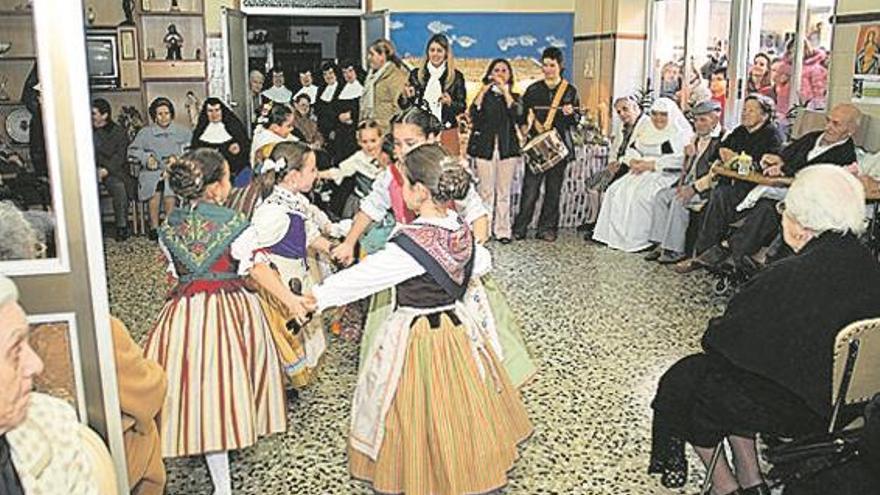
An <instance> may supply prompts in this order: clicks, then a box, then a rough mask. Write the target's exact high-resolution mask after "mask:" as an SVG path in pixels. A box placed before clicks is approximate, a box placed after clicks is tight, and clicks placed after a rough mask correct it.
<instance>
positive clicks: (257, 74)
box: [248, 69, 266, 81]
mask: <svg viewBox="0 0 880 495" xmlns="http://www.w3.org/2000/svg"><path fill="white" fill-rule="evenodd" d="M254 76H260V78H261V79H263V80H264V81H265V80H266V76H264V75H263V73H262V72H260V71H258V70H256V69H254V70H252V71H251V72H250V73H249V74H248V81H250V80H251V79H253V78H254Z"/></svg>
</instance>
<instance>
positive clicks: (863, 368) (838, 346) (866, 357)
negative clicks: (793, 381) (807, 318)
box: [831, 318, 880, 405]
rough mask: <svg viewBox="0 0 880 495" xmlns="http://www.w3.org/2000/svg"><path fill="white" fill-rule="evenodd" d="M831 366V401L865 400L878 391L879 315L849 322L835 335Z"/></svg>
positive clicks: (879, 372) (855, 402) (879, 380)
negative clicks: (848, 362)
mask: <svg viewBox="0 0 880 495" xmlns="http://www.w3.org/2000/svg"><path fill="white" fill-rule="evenodd" d="M853 354H855V355H853ZM847 361H852V362H851V363H850V365H849V366H850V367H852V369H851V370H850V372H847V371H848V370H847V368H848V366H847ZM833 366H834V371H833V375H832V377H833V378H832V387H831V401H832V404H837V403H838V401H840V402H841V404H843V405H847V404H858V403H861V402H868V401H869V400H871V398H872V397H873V396H874V395H875V394H877V393H880V318H872V319H868V320H861V321H857V322H855V323H851V324H849V325H847V326H846V327H845V328H844V329H843V330H841V331H840V332H839V333H838V334H837V338H836V339H835V342H834V364H833ZM841 395H842V396H841Z"/></svg>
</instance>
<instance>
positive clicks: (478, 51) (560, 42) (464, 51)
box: [390, 12, 574, 67]
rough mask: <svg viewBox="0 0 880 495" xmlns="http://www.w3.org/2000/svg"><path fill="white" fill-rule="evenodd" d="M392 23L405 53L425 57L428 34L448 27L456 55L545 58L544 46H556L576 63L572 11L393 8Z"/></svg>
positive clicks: (567, 59)
mask: <svg viewBox="0 0 880 495" xmlns="http://www.w3.org/2000/svg"><path fill="white" fill-rule="evenodd" d="M390 27H391V40H392V41H393V42H394V44H395V46H397V51H398V52H399V53H400V54H401V56H402V57H403V58H422V57H424V56H425V44H426V43H427V41H428V38H430V37H431V36H432V35H434V34H436V33H443V34H445V35H446V36H447V37H449V39H450V40H451V41H452V44H453V52H454V53H455V57H456V58H462V59H493V58H497V57H503V58H507V59H510V60H514V59H533V60H540V58H541V52H542V51H543V50H544V49H545V48H547V47H548V46H555V47H557V48H559V49H560V50H562V53H563V54H564V55H565V62H566V63H565V65H566V66H567V67H571V66H572V47H571V44H572V40H573V38H574V15H573V14H571V13H553V14H540V13H529V12H521V13H517V12H511V13H489V12H481V13H430V12H417V13H410V12H408V13H393V14H391V26H390Z"/></svg>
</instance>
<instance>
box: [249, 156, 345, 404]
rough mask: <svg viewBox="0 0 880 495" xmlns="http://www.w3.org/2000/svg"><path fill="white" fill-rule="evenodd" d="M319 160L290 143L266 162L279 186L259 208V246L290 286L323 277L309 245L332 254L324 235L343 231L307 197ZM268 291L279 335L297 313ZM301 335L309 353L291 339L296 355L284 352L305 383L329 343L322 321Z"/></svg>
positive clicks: (289, 369) (292, 373)
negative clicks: (295, 282)
mask: <svg viewBox="0 0 880 495" xmlns="http://www.w3.org/2000/svg"><path fill="white" fill-rule="evenodd" d="M315 162H316V158H315V152H314V151H313V150H311V149H310V148H309V147H308V146H306V145H304V144H302V143H287V142H285V143H278V144H277V145H275V147H274V149H273V150H272V153H271V155H270V156H269V158H267V159H266V160H264V161H263V166H262V172H263V175H269V176H272V177H274V181H275V188H274V189H273V191H272V193H271V194H270V195H269V197H267V198H266V199H265V201H263V203H262V204H261V205H259V206H258V207H257V209H256V210H255V211H254V216H253V219H252V225H253V229H254V231H255V232H256V241H257V246H258V247H259V248H260V249H262V250H264V251H265V252H266V255H267V257H268V258H269V260H270V261H271V262H272V264H273V266H274V267H275V268H276V269H277V270H278V274H279V275H280V281H281V283H283V285H284V286H285V287H288V286H289V285H290V281H291V280H293V279H297V280H299V281H300V282H301V283H302V287H303V289H308V288H310V287H311V286H312V285H313V284H314V283H316V282H319V281H320V280H321V276H320V272H319V271H318V270H317V268H318V267H317V264H316V260H315V259H314V258H313V257H311V256H310V254H309V250H310V249H312V250H315V251H318V252H320V253H325V254H329V252H330V241H329V240H328V239H327V238H325V237H324V236H323V234H324V233H326V234H328V235H329V234H336V235H339V234H340V233H341V232H339V230H338V229H339V227H338V226H337V225H335V224H332V223H331V222H330V220H329V219H328V218H327V216H326V215H325V214H324V213H323V212H322V211H320V210H319V209H318V208H317V207H315V206H314V205H313V204H311V203H310V202H309V200H308V198H307V197H306V196H305V194H306V193H308V192H309V191H311V189H312V186H313V185H314V183H315V179H317V176H318V169H317V166H316V163H315ZM263 295H264V303H265V304H264V306H266V307H268V309H269V311H268V312H270V313H271V315H270V319H271V320H272V324H273V331H274V332H275V333H276V338H277V333H278V331H279V329H281V331H286V326H285V324H286V323H287V321H288V320H290V319H291V316H292V315H290V314H289V311H288V309H287V307H286V306H285V305H284V304H283V303H282V301H278V300H276V299H275V298H274V297H271V296H272V295H271V294H267V293H266V291H263ZM284 340H292V339H289V338H284ZM296 340H299V341H301V342H302V347H303V350H304V356H302V359H299V358H298V356H297V354H299V350H298V349H297V348H298V347H299V345H298V344H297V343H296V341H293V342H291V344H290V347H291V348H292V356H293V357H292V358H285V356H283V355H282V361H284V368H285V370H284V371H285V374H286V375H287V377H288V379H289V380H290V383H291V385H293V386H294V387H296V388H301V387H303V386H305V385H306V384H307V383H308V382H309V379H310V377H311V375H312V374H313V373H314V370H315V368H317V367H318V364H319V362H320V358H321V356H322V355H323V353H324V351H325V350H326V348H327V341H326V337H325V335H324V329H323V327H322V325H321V321H320V320H317V319H316V320H313V321H311V322H310V323H309V324H308V325H306V326H304V327H303V328H302V329H301V331H300V333H299V335H298V336H297V339H296Z"/></svg>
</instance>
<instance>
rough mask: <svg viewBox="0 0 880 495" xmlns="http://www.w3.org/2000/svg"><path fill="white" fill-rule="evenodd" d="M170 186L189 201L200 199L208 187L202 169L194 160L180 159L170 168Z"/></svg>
mask: <svg viewBox="0 0 880 495" xmlns="http://www.w3.org/2000/svg"><path fill="white" fill-rule="evenodd" d="M168 184H169V185H170V186H171V190H172V191H174V192H175V194H177V195H178V196H180V197H181V198H183V199H185V200H187V201H192V200H195V199H198V198H200V197H201V196H202V194H203V193H204V192H205V187H207V185H206V184H205V180H204V176H203V174H202V168H201V167H200V166H199V164H198V163H196V162H195V161H194V160H192V159H180V160H177V161H175V162H174V163H172V164H171V165H169V166H168Z"/></svg>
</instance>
